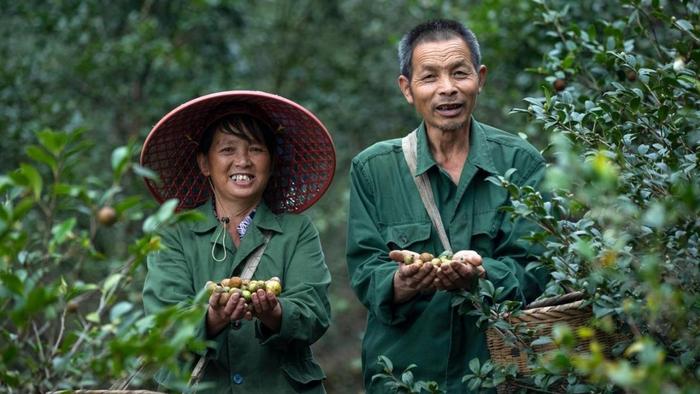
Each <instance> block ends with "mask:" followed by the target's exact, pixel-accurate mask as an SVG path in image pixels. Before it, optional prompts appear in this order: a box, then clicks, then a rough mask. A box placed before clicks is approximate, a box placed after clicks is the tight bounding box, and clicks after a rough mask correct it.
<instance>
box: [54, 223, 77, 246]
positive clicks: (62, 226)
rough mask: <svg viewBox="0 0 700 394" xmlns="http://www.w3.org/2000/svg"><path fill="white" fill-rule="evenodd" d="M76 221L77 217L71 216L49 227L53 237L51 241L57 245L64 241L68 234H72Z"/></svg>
mask: <svg viewBox="0 0 700 394" xmlns="http://www.w3.org/2000/svg"><path fill="white" fill-rule="evenodd" d="M76 223H77V219H76V218H74V217H73V218H70V219H67V220H65V221H63V222H62V223H59V224H57V225H55V226H53V228H52V229H51V234H53V239H52V240H51V242H53V243H55V244H57V245H60V244H62V243H63V242H65V240H66V239H67V238H68V237H69V236H71V235H73V232H72V230H73V227H75V224H76Z"/></svg>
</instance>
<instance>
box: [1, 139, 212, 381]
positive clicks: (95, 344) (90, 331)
mask: <svg viewBox="0 0 700 394" xmlns="http://www.w3.org/2000/svg"><path fill="white" fill-rule="evenodd" d="M84 134H85V133H84V130H81V129H78V130H75V131H73V132H69V133H65V132H56V131H52V130H42V131H40V132H39V133H37V139H38V144H32V145H29V146H27V148H26V154H27V156H28V157H29V159H30V160H28V161H27V162H24V163H21V164H20V166H19V168H18V169H16V170H15V171H11V172H9V173H8V174H6V175H2V176H0V195H1V196H2V200H0V201H1V202H2V204H0V306H1V307H0V338H2V340H0V354H2V355H3V356H2V358H0V381H2V382H3V385H2V386H0V392H47V391H48V390H56V389H80V388H107V387H108V386H109V385H110V384H111V383H112V382H114V381H115V380H117V379H119V378H124V377H126V376H128V375H129V374H131V373H133V372H134V371H135V369H136V368H137V367H139V366H143V367H145V369H144V371H145V372H144V373H143V374H140V375H138V376H136V378H135V381H134V382H135V384H141V383H143V379H144V378H145V377H148V376H150V374H152V373H153V371H152V369H153V367H154V366H156V365H158V366H167V367H170V368H173V369H176V368H178V367H177V365H176V364H175V361H176V360H177V356H178V355H179V354H180V353H181V352H182V351H183V350H184V349H192V350H194V349H198V348H199V349H201V346H202V344H201V343H198V342H197V341H193V339H192V338H193V332H194V329H195V327H196V326H197V325H198V324H200V321H201V316H202V314H203V309H202V307H201V306H199V305H200V304H201V302H199V303H193V304H192V307H190V308H183V309H175V308H173V309H167V310H164V311H163V312H162V313H159V314H156V315H152V316H143V312H142V308H141V305H140V300H139V299H137V298H136V297H134V294H138V289H140V281H139V280H135V278H136V279H138V278H140V275H142V262H143V261H144V259H145V257H146V256H147V255H148V254H149V253H151V252H154V251H157V250H159V249H160V247H161V246H160V238H159V237H158V236H157V235H156V234H155V233H154V231H155V230H156V229H157V228H158V227H159V226H161V225H167V224H168V223H171V222H174V221H178V220H184V219H188V218H189V217H190V216H191V215H188V214H178V215H175V214H174V213H173V208H174V205H173V204H172V203H165V204H163V206H162V207H161V208H160V209H159V210H158V211H157V212H155V213H154V214H153V215H151V216H149V217H147V218H146V219H145V221H144V223H143V228H144V233H143V235H141V236H140V237H138V238H136V239H135V240H134V241H133V242H131V243H130V244H128V245H127V244H123V245H114V244H112V245H110V247H107V245H106V244H104V242H110V240H109V239H110V238H111V235H112V234H113V233H114V232H115V231H116V229H118V228H119V227H122V226H123V225H124V224H123V223H120V222H130V221H136V222H138V221H141V220H142V219H143V214H144V212H145V211H147V210H149V209H150V207H149V206H148V205H146V204H144V203H143V200H142V199H141V198H140V197H139V196H134V195H126V194H125V193H124V192H123V189H122V186H121V182H122V181H123V180H124V178H126V177H130V176H133V175H146V176H151V174H150V172H149V171H148V170H147V169H144V168H141V167H140V166H138V165H137V164H134V163H132V162H131V159H132V157H133V155H134V153H135V149H134V146H133V145H130V146H122V147H118V148H116V149H115V150H114V151H113V154H112V157H111V165H112V172H111V175H112V176H111V179H110V181H108V182H104V181H103V180H102V179H99V178H96V177H92V176H90V175H87V174H81V173H77V172H75V169H76V164H77V163H79V162H80V160H81V155H82V154H83V153H84V152H85V150H86V149H90V148H91V147H92V143H91V142H89V140H87V139H85V136H84ZM76 181H77V182H78V183H76ZM105 207H107V208H105ZM109 207H113V209H114V212H115V213H116V217H115V218H114V219H115V220H116V221H117V224H115V223H114V220H113V219H111V218H108V219H110V220H106V219H105V217H104V216H100V214H99V213H100V210H101V209H109ZM112 226H114V227H112ZM121 248H123V250H121ZM134 288H136V291H135V289H134ZM185 372H187V371H183V373H185ZM186 377H187V376H183V379H185V378H186Z"/></svg>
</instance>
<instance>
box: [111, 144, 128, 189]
mask: <svg viewBox="0 0 700 394" xmlns="http://www.w3.org/2000/svg"><path fill="white" fill-rule="evenodd" d="M128 164H129V148H128V147H126V146H120V147H118V148H116V149H114V150H113V151H112V172H113V176H114V180H115V181H118V180H119V179H121V177H122V175H123V174H124V170H126V167H127V165H128Z"/></svg>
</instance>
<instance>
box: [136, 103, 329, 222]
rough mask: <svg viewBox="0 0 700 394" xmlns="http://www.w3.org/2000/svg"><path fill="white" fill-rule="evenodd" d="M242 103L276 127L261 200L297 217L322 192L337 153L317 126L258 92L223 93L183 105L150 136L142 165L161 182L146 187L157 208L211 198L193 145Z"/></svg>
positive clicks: (298, 109)
mask: <svg viewBox="0 0 700 394" xmlns="http://www.w3.org/2000/svg"><path fill="white" fill-rule="evenodd" d="M240 102H245V103H248V104H253V105H255V106H257V107H258V108H260V109H261V110H262V111H264V112H265V113H266V114H267V116H268V117H269V118H270V120H271V121H272V123H274V124H275V126H279V127H278V130H276V136H277V138H276V139H277V148H276V149H277V151H276V152H275V154H276V159H277V162H276V164H275V172H274V173H273V175H272V177H271V178H270V180H269V183H268V186H267V189H266V193H265V200H266V201H267V203H268V205H269V206H270V208H271V209H272V210H273V211H275V212H301V211H303V210H304V209H306V208H308V207H310V206H311V205H313V204H314V203H315V202H316V201H317V200H318V199H319V198H321V196H322V195H323V193H324V192H325V191H326V189H327V188H328V186H329V185H330V182H331V180H332V178H333V173H334V171H335V149H334V147H333V142H332V140H331V137H330V135H329V134H328V132H327V131H326V129H325V128H324V127H323V125H322V124H321V122H320V121H319V120H318V119H316V117H315V116H313V115H312V114H311V113H310V112H308V111H307V110H305V109H304V108H303V107H301V106H299V105H298V104H296V103H294V102H292V101H289V100H287V99H284V98H282V97H279V96H274V95H270V94H267V93H262V92H245V91H238V92H223V93H216V94H212V95H209V96H204V97H201V98H199V99H195V100H192V101H190V102H188V103H185V104H183V105H181V106H180V107H178V108H177V109H175V110H174V111H172V112H171V113H169V114H168V115H166V116H165V117H164V118H163V119H162V120H161V121H160V122H159V123H158V124H157V125H156V126H155V127H154V128H153V130H152V131H151V133H150V135H149V136H148V138H147V139H146V142H145V143H144V148H143V151H142V152H141V164H142V165H144V166H146V167H148V168H150V169H152V170H153V171H155V172H156V173H158V175H159V176H160V178H161V182H160V183H156V182H153V181H152V180H149V179H147V180H146V184H147V185H148V187H149V189H150V190H151V192H152V193H153V195H154V196H155V197H156V199H157V200H158V201H159V202H163V201H165V200H167V199H168V198H178V199H179V200H180V203H179V205H178V209H180V210H181V209H189V208H194V207H196V206H198V205H200V204H202V203H203V202H204V201H206V200H207V198H209V196H210V186H209V183H208V181H207V179H206V178H205V177H204V176H203V175H202V174H201V173H200V171H199V167H198V166H197V159H196V153H197V141H199V138H200V136H201V134H202V133H203V131H204V129H205V128H206V127H207V126H208V125H209V124H210V123H211V122H212V121H213V120H214V119H216V118H218V117H219V116H220V114H222V113H225V112H226V110H227V108H230V107H231V105H232V104H235V103H240Z"/></svg>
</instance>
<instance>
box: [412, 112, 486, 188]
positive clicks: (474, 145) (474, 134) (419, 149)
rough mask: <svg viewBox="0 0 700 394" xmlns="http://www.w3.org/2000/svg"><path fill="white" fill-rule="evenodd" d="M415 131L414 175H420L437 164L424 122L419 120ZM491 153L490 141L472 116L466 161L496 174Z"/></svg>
mask: <svg viewBox="0 0 700 394" xmlns="http://www.w3.org/2000/svg"><path fill="white" fill-rule="evenodd" d="M416 133H417V146H416V154H417V156H418V157H417V161H416V175H422V174H423V173H424V172H426V171H428V170H429V169H430V168H432V167H433V166H437V163H436V162H435V159H434V158H433V154H432V153H431V152H430V146H429V145H428V134H427V133H426V130H425V122H421V124H420V126H418V130H417V132H416ZM493 155H494V152H493V149H492V147H491V143H490V142H489V141H488V138H487V137H486V131H485V130H484V127H483V126H482V124H481V123H479V122H477V121H476V119H474V118H473V117H472V119H471V127H470V131H469V156H468V157H467V161H468V162H470V163H471V164H473V165H474V166H476V167H478V168H480V169H482V170H484V171H486V172H488V173H490V174H498V172H497V171H496V166H495V165H494V164H493V159H492V157H493Z"/></svg>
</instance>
